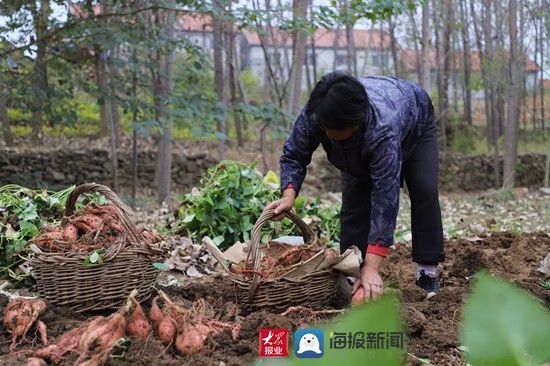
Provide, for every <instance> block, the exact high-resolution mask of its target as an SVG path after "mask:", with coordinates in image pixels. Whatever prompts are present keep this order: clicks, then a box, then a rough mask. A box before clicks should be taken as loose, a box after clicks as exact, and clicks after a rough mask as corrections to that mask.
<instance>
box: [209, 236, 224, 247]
mask: <svg viewBox="0 0 550 366" xmlns="http://www.w3.org/2000/svg"><path fill="white" fill-rule="evenodd" d="M224 239H225V238H224V237H223V236H222V235H220V236H216V237H215V238H214V239H212V241H213V242H214V244H216V245H217V246H220V244H221V243H223V241H224Z"/></svg>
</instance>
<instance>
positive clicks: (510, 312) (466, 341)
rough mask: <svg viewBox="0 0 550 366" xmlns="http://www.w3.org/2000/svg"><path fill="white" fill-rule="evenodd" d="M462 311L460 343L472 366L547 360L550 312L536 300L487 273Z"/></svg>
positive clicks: (512, 365) (520, 364)
mask: <svg viewBox="0 0 550 366" xmlns="http://www.w3.org/2000/svg"><path fill="white" fill-rule="evenodd" d="M476 278H477V279H476V283H475V285H474V288H473V290H472V294H471V295H470V298H469V299H468V301H467V303H466V307H465V311H464V320H463V329H462V335H461V339H462V344H463V345H464V346H466V348H465V349H466V350H467V357H468V359H469V362H470V363H471V364H472V365H474V366H477V365H498V366H516V365H517V366H523V365H542V364H543V363H545V362H548V361H549V360H550V348H549V347H548V340H549V339H550V313H549V312H548V311H547V309H545V308H544V307H543V305H542V304H540V303H539V302H538V300H537V299H535V298H534V297H532V296H530V295H528V294H527V293H525V292H524V291H522V290H519V289H518V288H516V287H513V286H511V285H509V284H508V283H506V282H505V281H503V280H501V279H498V278H495V277H492V276H491V275H489V274H487V273H483V272H482V273H480V274H478V275H476Z"/></svg>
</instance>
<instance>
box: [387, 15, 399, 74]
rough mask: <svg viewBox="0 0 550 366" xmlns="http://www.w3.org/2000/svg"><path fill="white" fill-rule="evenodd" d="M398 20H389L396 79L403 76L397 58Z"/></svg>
mask: <svg viewBox="0 0 550 366" xmlns="http://www.w3.org/2000/svg"><path fill="white" fill-rule="evenodd" d="M395 23H396V19H395V17H394V16H390V17H389V18H388V28H389V31H390V44H391V55H392V60H393V72H394V75H395V76H396V77H399V76H401V75H400V74H401V73H400V72H399V57H398V56H397V40H396V39H395V26H396V24H395Z"/></svg>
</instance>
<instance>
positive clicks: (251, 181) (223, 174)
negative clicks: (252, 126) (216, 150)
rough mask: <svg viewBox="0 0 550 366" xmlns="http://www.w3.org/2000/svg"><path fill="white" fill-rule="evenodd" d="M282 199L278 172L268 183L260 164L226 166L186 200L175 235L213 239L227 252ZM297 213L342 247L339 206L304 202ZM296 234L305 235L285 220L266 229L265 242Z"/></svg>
mask: <svg viewBox="0 0 550 366" xmlns="http://www.w3.org/2000/svg"><path fill="white" fill-rule="evenodd" d="M279 197H280V192H279V177H278V176H277V174H275V173H274V172H271V171H270V172H268V173H267V174H266V175H265V177H262V176H261V174H260V173H259V172H258V171H257V170H256V169H255V165H254V164H252V165H244V164H241V163H237V162H233V161H223V162H221V163H220V164H219V165H217V166H216V167H214V168H211V169H210V170H209V171H208V174H207V175H206V177H205V178H203V180H202V181H201V187H200V189H199V191H198V192H195V193H193V192H192V193H188V194H186V195H185V196H184V197H183V199H182V204H181V206H180V208H179V210H178V213H177V217H176V221H175V223H174V225H173V227H172V228H171V230H172V232H175V233H182V234H184V235H188V236H190V237H191V238H193V239H195V240H197V241H199V240H200V239H201V238H202V237H203V236H205V235H208V236H210V237H211V238H213V240H214V242H215V243H216V245H218V246H219V247H220V248H221V249H226V248H228V247H230V246H231V245H233V244H235V243H236V242H237V241H241V242H242V241H246V240H249V239H250V231H251V230H252V228H253V227H254V223H255V222H256V220H257V219H258V217H259V216H260V215H261V213H262V211H263V209H264V207H265V206H266V205H267V204H268V203H269V202H271V201H274V200H276V199H278V198H279ZM295 209H296V212H297V214H298V215H299V216H300V217H302V218H303V219H304V221H305V222H306V223H307V224H309V225H310V226H311V227H312V228H313V230H314V231H316V232H317V234H318V235H319V236H320V237H322V238H325V239H327V244H329V245H334V244H335V243H337V242H338V237H339V232H340V222H339V220H338V212H339V207H338V206H335V205H328V204H327V203H322V202H321V200H320V199H319V198H317V199H315V200H314V201H312V202H308V201H307V200H306V199H305V198H303V197H298V198H297V200H296V204H295ZM293 233H296V234H299V232H298V231H297V229H296V228H295V225H294V224H293V223H292V222H290V220H284V221H282V222H281V223H272V224H271V225H265V227H264V232H263V234H264V236H263V238H262V240H263V241H266V240H268V238H269V237H273V236H275V235H289V234H293Z"/></svg>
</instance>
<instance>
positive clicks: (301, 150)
mask: <svg viewBox="0 0 550 366" xmlns="http://www.w3.org/2000/svg"><path fill="white" fill-rule="evenodd" d="M318 146H319V140H318V139H317V138H316V137H315V136H314V133H313V127H312V125H311V123H310V121H309V120H308V118H307V115H306V113H305V111H302V112H301V113H300V115H299V116H298V118H297V119H296V121H295V122H294V127H293V129H292V133H291V134H290V137H289V138H288V140H287V141H286V143H285V146H284V147H283V155H282V156H281V160H280V164H281V190H284V189H286V188H287V186H288V184H289V183H290V184H292V186H293V188H294V189H295V190H296V194H298V193H299V192H300V189H301V187H302V183H303V181H304V178H305V176H306V171H307V168H306V167H307V166H308V165H309V163H310V162H311V155H312V154H313V152H314V151H315V150H316V149H317V147H318Z"/></svg>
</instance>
